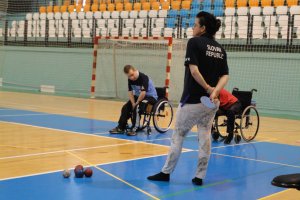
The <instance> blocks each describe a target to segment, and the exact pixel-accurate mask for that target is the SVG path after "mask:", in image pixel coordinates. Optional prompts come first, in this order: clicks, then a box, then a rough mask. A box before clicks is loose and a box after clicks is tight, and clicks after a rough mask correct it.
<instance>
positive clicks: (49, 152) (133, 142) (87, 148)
mask: <svg viewBox="0 0 300 200" xmlns="http://www.w3.org/2000/svg"><path fill="white" fill-rule="evenodd" d="M136 143H138V142H135V141H132V142H130V143H122V144H111V145H103V146H94V147H83V148H77V149H64V150H57V151H48V152H42V153H32V154H24V155H18V156H7V157H0V160H5V159H13V158H23V157H30V156H40V155H47V154H56V153H64V152H66V151H83V150H90V149H101V148H106V147H115V146H122V145H128V144H136Z"/></svg>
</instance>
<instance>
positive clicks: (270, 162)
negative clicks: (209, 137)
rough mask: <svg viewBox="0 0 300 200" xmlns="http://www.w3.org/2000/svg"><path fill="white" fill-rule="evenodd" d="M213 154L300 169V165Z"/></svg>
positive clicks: (219, 154)
mask: <svg viewBox="0 0 300 200" xmlns="http://www.w3.org/2000/svg"><path fill="white" fill-rule="evenodd" d="M211 154H214V155H218V156H224V157H230V158H237V159H243V160H251V161H256V162H262V163H268V164H274V165H281V166H285V167H294V168H300V166H298V165H289V164H284V163H278V162H272V161H266V160H259V159H254V158H245V157H240V156H232V155H227V154H221V153H211Z"/></svg>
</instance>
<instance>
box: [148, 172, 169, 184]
mask: <svg viewBox="0 0 300 200" xmlns="http://www.w3.org/2000/svg"><path fill="white" fill-rule="evenodd" d="M147 179H148V180H151V181H166V182H168V181H170V174H165V173H163V172H159V173H158V174H155V175H153V176H148V178H147Z"/></svg>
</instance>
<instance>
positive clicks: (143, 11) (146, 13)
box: [139, 10, 148, 18]
mask: <svg viewBox="0 0 300 200" xmlns="http://www.w3.org/2000/svg"><path fill="white" fill-rule="evenodd" d="M139 17H140V18H147V17H148V11H147V10H141V11H140V12H139Z"/></svg>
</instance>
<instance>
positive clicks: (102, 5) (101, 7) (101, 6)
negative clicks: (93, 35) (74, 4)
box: [99, 4, 106, 12]
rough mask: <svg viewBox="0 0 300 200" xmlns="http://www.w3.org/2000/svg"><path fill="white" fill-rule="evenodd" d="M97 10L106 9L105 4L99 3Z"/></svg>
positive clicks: (102, 10)
mask: <svg viewBox="0 0 300 200" xmlns="http://www.w3.org/2000/svg"><path fill="white" fill-rule="evenodd" d="M99 10H100V11H101V12H104V11H106V4H100V6H99Z"/></svg>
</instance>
